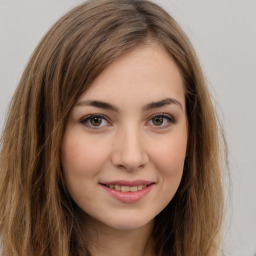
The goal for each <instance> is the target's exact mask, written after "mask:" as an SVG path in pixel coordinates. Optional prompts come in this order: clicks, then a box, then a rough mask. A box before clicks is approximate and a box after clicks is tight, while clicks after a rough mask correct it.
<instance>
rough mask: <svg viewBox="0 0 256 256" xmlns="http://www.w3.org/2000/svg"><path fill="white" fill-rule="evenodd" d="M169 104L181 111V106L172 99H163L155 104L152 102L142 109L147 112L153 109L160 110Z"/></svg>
mask: <svg viewBox="0 0 256 256" xmlns="http://www.w3.org/2000/svg"><path fill="white" fill-rule="evenodd" d="M170 104H175V105H177V106H178V107H179V108H180V109H182V104H181V103H180V102H179V101H177V100H175V99H173V98H166V99H163V100H160V101H157V102H152V103H149V104H147V105H146V106H144V107H143V111H147V110H150V109H154V108H161V107H163V106H165V105H170Z"/></svg>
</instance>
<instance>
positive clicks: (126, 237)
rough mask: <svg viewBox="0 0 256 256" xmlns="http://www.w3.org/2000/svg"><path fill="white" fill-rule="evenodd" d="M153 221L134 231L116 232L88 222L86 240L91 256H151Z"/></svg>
mask: <svg viewBox="0 0 256 256" xmlns="http://www.w3.org/2000/svg"><path fill="white" fill-rule="evenodd" d="M153 225H154V223H153V221H152V222H150V223H148V224H147V225H145V226H143V227H141V228H138V229H136V230H116V229H113V228H111V227H109V226H106V225H103V224H102V223H101V224H99V223H97V222H92V221H90V225H86V226H87V227H86V240H87V244H89V251H90V255H91V256H120V255H122V256H131V255H133V256H153V255H154V248H153V242H152V237H151V234H152V230H153Z"/></svg>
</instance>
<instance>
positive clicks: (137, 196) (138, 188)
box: [101, 180, 154, 203]
mask: <svg viewBox="0 0 256 256" xmlns="http://www.w3.org/2000/svg"><path fill="white" fill-rule="evenodd" d="M153 184H154V183H152V182H148V181H141V180H137V181H133V182H129V181H115V182H114V181H113V182H108V183H104V184H103V183H101V185H102V186H103V188H104V189H105V190H106V191H107V192H108V194H109V195H111V196H112V197H114V198H115V199H118V200H119V201H121V202H124V203H132V202H137V201H139V200H141V199H142V198H143V197H145V196H146V195H147V194H148V193H149V191H150V190H151V188H152V186H153Z"/></svg>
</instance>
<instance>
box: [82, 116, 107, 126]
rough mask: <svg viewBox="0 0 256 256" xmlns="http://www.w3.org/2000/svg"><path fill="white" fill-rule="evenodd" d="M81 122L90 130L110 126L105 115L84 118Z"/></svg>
mask: <svg viewBox="0 0 256 256" xmlns="http://www.w3.org/2000/svg"><path fill="white" fill-rule="evenodd" d="M80 122H81V123H82V124H83V125H85V126H87V127H89V128H100V127H102V126H106V125H108V124H109V123H108V121H107V120H106V118H105V117H104V116H103V115H89V116H86V117H84V118H82V119H81V120H80Z"/></svg>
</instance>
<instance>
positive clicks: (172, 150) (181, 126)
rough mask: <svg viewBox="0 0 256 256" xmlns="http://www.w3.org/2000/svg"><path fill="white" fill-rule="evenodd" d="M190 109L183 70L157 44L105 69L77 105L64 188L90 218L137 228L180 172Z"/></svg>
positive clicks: (164, 200)
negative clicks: (187, 114)
mask: <svg viewBox="0 0 256 256" xmlns="http://www.w3.org/2000/svg"><path fill="white" fill-rule="evenodd" d="M185 109H186V108H185V96H184V88H183V83H182V78H181V74H180V72H179V70H178V68H177V66H176V64H175V63H174V61H173V60H172V59H171V58H170V56H169V55H168V54H167V53H166V52H165V51H164V50H163V49H162V48H161V47H160V46H159V45H157V44H150V45H144V46H140V47H137V48H136V49H135V50H133V51H131V52H130V53H128V54H126V55H124V56H123V57H121V58H120V59H118V60H116V61H115V62H114V63H113V64H111V65H110V66H109V67H107V68H106V69H105V70H104V71H103V72H102V73H101V74H100V76H99V77H98V78H97V79H96V80H95V81H94V82H93V83H92V85H91V87H90V88H89V90H87V91H86V92H85V93H84V94H82V95H81V96H80V98H79V99H78V101H77V103H76V104H75V106H74V107H73V109H72V111H71V114H70V117H69V120H68V122H67V126H66V130H65V134H64V139H63V144H62V163H63V171H64V177H65V182H66V186H67V189H68V191H69V193H70V195H71V197H72V198H73V200H74V201H75V202H76V204H77V205H78V206H79V207H80V209H81V210H82V211H83V212H84V216H85V219H86V218H87V219H91V220H93V221H94V222H97V224H98V225H107V226H108V227H111V228H114V229H118V230H133V229H138V228H141V227H144V226H145V225H146V224H147V223H150V222H151V221H152V220H153V219H154V217H155V216H156V215H157V214H158V213H160V212H161V211H162V210H163V209H164V207H165V206H166V205H167V204H168V203H169V202H170V201H171V200H172V198H173V196H174V194H175V192H176V191H177V188H178V186H179V184H180V181H181V177H182V173H183V163H184V159H185V155H186V147H187V120H186V111H185ZM88 215H89V216H90V218H89V217H88ZM86 216H87V217H86Z"/></svg>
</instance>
